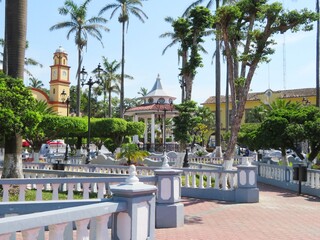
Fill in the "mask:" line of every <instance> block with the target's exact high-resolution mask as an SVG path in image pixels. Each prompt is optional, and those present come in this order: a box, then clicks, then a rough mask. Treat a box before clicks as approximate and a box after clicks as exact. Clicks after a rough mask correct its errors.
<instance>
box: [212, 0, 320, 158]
mask: <svg viewBox="0 0 320 240" xmlns="http://www.w3.org/2000/svg"><path fill="white" fill-rule="evenodd" d="M317 19H319V16H318V15H317V14H316V13H314V12H312V11H308V10H306V9H303V10H301V11H299V12H298V11H287V10H284V9H283V7H282V4H281V3H278V2H274V3H271V4H267V0H259V1H252V0H239V1H237V2H236V3H235V4H230V5H224V6H221V7H220V8H218V9H217V10H216V14H215V16H214V27H215V29H216V34H217V35H218V36H219V37H220V39H221V40H222V41H223V44H224V54H225V55H226V59H227V64H228V66H229V68H228V76H229V84H230V89H231V101H232V108H233V112H234V117H233V118H232V122H231V124H232V126H233V127H232V129H231V137H230V141H229V143H228V148H227V150H226V154H225V158H230V157H232V156H231V155H232V154H233V152H234V147H235V144H236V141H237V137H238V133H239V130H240V125H241V118H242V116H243V113H244V110H245V107H244V106H245V104H246V99H247V95H248V92H249V90H250V85H251V81H252V79H253V77H254V73H255V71H256V69H257V67H258V65H259V64H260V63H262V62H266V61H268V60H269V57H270V55H271V54H273V53H274V49H273V45H274V44H275V41H274V39H273V37H274V36H275V35H276V34H281V33H284V32H286V31H288V30H291V31H292V32H296V31H299V30H303V31H309V30H311V29H312V26H313V22H314V21H316V20H317ZM235 66H237V67H235ZM239 80H240V81H239ZM274 120H276V119H274ZM270 124H271V122H270Z"/></svg>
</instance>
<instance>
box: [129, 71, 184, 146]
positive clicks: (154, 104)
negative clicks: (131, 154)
mask: <svg viewBox="0 0 320 240" xmlns="http://www.w3.org/2000/svg"><path fill="white" fill-rule="evenodd" d="M141 99H142V100H143V104H142V105H140V106H137V107H133V108H130V109H127V110H126V112H125V114H124V115H125V116H132V117H133V121H135V122H137V121H138V120H139V118H142V119H144V122H145V124H146V126H148V121H149V119H151V129H150V132H151V139H150V144H151V150H152V149H154V146H155V119H156V117H160V118H161V119H162V124H163V132H162V134H163V135H162V139H163V145H164V146H165V145H166V140H165V132H166V125H165V119H166V118H172V117H173V116H174V115H177V114H178V111H177V110H175V109H174V106H173V101H174V100H175V99H176V97H174V96H170V95H168V94H167V93H166V92H165V91H164V90H163V88H162V85H161V81H160V76H159V74H158V77H157V79H156V82H155V83H154V85H153V87H152V89H151V91H150V92H149V93H148V94H147V95H145V96H143V97H141ZM133 141H134V142H136V143H138V142H139V139H138V136H134V138H133ZM147 142H148V128H147V127H146V129H145V132H144V144H147Z"/></svg>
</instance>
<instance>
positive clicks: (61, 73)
mask: <svg viewBox="0 0 320 240" xmlns="http://www.w3.org/2000/svg"><path fill="white" fill-rule="evenodd" d="M50 68H51V77H50V94H49V96H50V103H51V106H52V107H53V109H54V110H55V111H57V112H58V114H59V115H62V116H67V104H66V103H65V102H63V99H62V98H61V93H62V92H63V93H66V95H64V99H65V100H66V99H67V98H68V97H69V96H70V80H69V78H70V67H69V66H68V54H67V53H66V51H65V50H64V49H63V48H62V47H59V48H58V49H57V50H56V52H55V53H54V54H53V65H52V66H50Z"/></svg>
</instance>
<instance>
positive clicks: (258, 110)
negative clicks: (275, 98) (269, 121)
mask: <svg viewBox="0 0 320 240" xmlns="http://www.w3.org/2000/svg"><path fill="white" fill-rule="evenodd" d="M267 112H268V109H266V107H265V105H260V106H257V107H254V108H252V109H251V110H250V111H249V112H248V115H247V116H246V122H248V123H261V122H262V121H263V120H264V119H265V117H266V115H267ZM241 127H242V126H241Z"/></svg>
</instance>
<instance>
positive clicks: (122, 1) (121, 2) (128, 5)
mask: <svg viewBox="0 0 320 240" xmlns="http://www.w3.org/2000/svg"><path fill="white" fill-rule="evenodd" d="M142 1H144V0H116V2H115V3H111V4H107V5H106V6H105V7H103V8H102V9H101V11H100V13H99V15H101V14H103V13H104V12H105V11H108V10H110V9H113V10H112V13H111V16H110V19H111V18H112V17H113V16H114V14H115V13H116V11H117V10H119V11H120V15H119V17H118V21H119V22H120V23H121V24H122V56H121V83H120V118H123V114H124V77H125V76H124V56H125V52H124V50H125V28H126V27H127V30H128V26H129V15H130V13H131V14H133V15H134V16H135V17H137V18H138V19H139V20H140V21H141V22H143V23H144V18H146V19H148V16H147V15H146V14H145V13H144V12H143V11H142V10H141V9H140V8H139V7H143V5H142V3H141V2H142Z"/></svg>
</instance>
